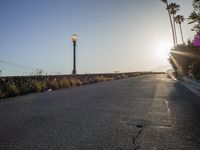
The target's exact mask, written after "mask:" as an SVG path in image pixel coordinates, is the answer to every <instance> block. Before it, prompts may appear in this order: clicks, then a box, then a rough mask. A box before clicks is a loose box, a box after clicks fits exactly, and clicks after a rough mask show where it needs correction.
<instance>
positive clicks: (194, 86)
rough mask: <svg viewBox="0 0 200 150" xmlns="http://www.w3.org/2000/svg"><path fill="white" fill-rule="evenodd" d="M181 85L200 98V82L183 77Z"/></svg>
mask: <svg viewBox="0 0 200 150" xmlns="http://www.w3.org/2000/svg"><path fill="white" fill-rule="evenodd" d="M181 83H182V84H183V85H184V86H186V87H187V88H188V89H189V90H190V91H192V92H193V93H195V94H196V95H198V96H200V80H196V79H194V78H191V77H187V76H185V77H183V78H182V81H181Z"/></svg>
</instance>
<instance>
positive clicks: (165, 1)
mask: <svg viewBox="0 0 200 150" xmlns="http://www.w3.org/2000/svg"><path fill="white" fill-rule="evenodd" d="M161 1H162V2H163V3H165V4H166V9H167V8H168V7H169V4H168V1H167V0H161ZM167 11H168V14H169V21H170V24H171V29H172V35H173V42H174V46H175V45H176V42H175V36H174V27H173V23H172V17H171V14H170V11H169V9H167Z"/></svg>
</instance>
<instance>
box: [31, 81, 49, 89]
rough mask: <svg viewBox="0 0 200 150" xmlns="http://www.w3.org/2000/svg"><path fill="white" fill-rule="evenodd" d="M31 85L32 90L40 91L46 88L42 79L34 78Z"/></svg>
mask: <svg viewBox="0 0 200 150" xmlns="http://www.w3.org/2000/svg"><path fill="white" fill-rule="evenodd" d="M31 87H32V90H33V91H34V92H42V91H44V90H45V89H46V88H47V85H46V83H45V82H44V81H36V80H34V81H32V84H31Z"/></svg>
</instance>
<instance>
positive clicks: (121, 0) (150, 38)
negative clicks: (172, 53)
mask: <svg viewBox="0 0 200 150" xmlns="http://www.w3.org/2000/svg"><path fill="white" fill-rule="evenodd" d="M169 2H171V1H169ZM173 2H177V3H179V4H180V5H181V11H180V14H183V15H184V16H185V17H186V18H187V17H188V16H189V14H190V12H192V6H191V3H192V0H174V1H173ZM187 22H188V21H187V20H186V22H185V23H184V25H183V33H184V37H185V39H187V38H189V37H192V36H193V33H192V32H191V31H190V29H191V26H189V25H188V24H187ZM178 29H179V28H177V31H178V33H179V30H178ZM73 33H76V34H77V35H78V36H79V37H78V43H77V70H78V73H86V72H87V73H97V72H114V71H121V72H128V71H141V70H151V69H152V68H156V67H158V66H163V65H168V61H167V53H168V49H169V47H170V45H172V39H171V38H172V37H171V28H170V24H169V20H168V14H167V12H166V10H165V5H164V4H163V3H162V2H160V0H0V59H1V60H2V59H3V60H6V61H8V62H13V63H17V64H22V65H26V66H32V67H34V68H43V69H45V70H47V71H49V72H60V73H67V74H69V73H71V72H72V56H73V55H72V54H73V53H72V42H71V35H72V34H73ZM0 70H2V75H20V74H25V72H30V71H32V70H31V69H28V68H27V69H26V68H20V67H15V66H11V65H6V64H3V63H2V62H0Z"/></svg>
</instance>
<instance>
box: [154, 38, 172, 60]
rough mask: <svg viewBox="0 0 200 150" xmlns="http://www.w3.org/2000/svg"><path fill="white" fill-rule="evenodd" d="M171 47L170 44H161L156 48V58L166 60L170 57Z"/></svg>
mask: <svg viewBox="0 0 200 150" xmlns="http://www.w3.org/2000/svg"><path fill="white" fill-rule="evenodd" d="M170 48H171V45H170V43H168V42H160V43H159V44H158V45H157V48H156V56H157V58H158V59H160V60H164V59H165V60H166V59H167V58H168V55H169V51H170Z"/></svg>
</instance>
